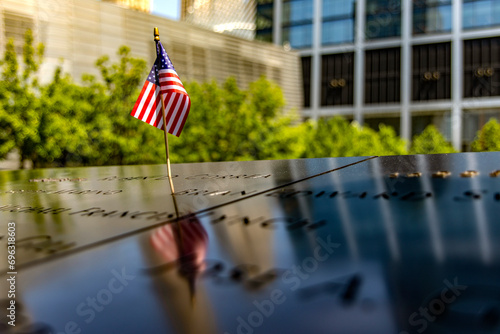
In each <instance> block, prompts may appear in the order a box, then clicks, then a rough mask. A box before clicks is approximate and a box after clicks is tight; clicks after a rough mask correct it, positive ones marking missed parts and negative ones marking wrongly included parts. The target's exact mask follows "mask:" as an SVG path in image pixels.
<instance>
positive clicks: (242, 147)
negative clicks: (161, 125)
mask: <svg viewBox="0 0 500 334" xmlns="http://www.w3.org/2000/svg"><path fill="white" fill-rule="evenodd" d="M185 87H186V90H187V91H188V92H189V96H190V98H191V112H190V114H189V118H188V120H187V122H186V125H185V128H184V130H183V132H182V136H180V137H179V138H173V139H172V140H171V141H170V143H171V147H172V149H171V152H172V160H173V161H175V162H199V161H231V160H255V159H277V158H285V157H298V155H295V150H296V149H297V148H298V146H297V145H296V142H297V140H296V138H295V133H294V132H296V131H297V129H298V127H291V128H290V125H291V122H292V119H293V117H286V116H284V115H283V107H284V105H285V102H284V98H283V93H282V91H281V89H280V88H279V87H278V86H277V85H276V84H274V83H273V82H271V81H269V80H267V79H265V78H264V77H261V78H260V79H258V80H257V81H255V82H253V83H251V84H250V85H249V88H248V89H247V90H241V89H240V88H239V87H238V85H237V83H236V79H234V78H228V79H227V80H226V81H225V82H224V83H223V84H222V85H221V86H219V85H218V84H217V83H216V82H215V81H212V82H207V83H203V84H199V83H196V82H191V83H187V84H186V85H185ZM171 138H172V137H171ZM294 155H295V156H294Z"/></svg>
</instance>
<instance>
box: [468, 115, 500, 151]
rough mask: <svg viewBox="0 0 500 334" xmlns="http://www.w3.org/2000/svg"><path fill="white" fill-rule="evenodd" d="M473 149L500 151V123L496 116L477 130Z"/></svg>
mask: <svg viewBox="0 0 500 334" xmlns="http://www.w3.org/2000/svg"><path fill="white" fill-rule="evenodd" d="M472 151H474V152H484V151H500V124H498V121H497V120H496V118H490V120H489V121H488V122H487V123H486V124H485V125H484V126H483V128H482V129H481V130H479V131H478V132H477V135H476V139H475V140H474V141H473V142H472Z"/></svg>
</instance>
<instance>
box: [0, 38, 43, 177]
mask: <svg viewBox="0 0 500 334" xmlns="http://www.w3.org/2000/svg"><path fill="white" fill-rule="evenodd" d="M33 44H34V42H33V34H32V32H31V30H27V31H26V34H25V36H24V47H23V63H22V65H23V66H22V71H21V70H20V68H19V63H18V58H17V54H16V51H15V44H14V40H13V39H10V40H9V41H8V42H7V44H6V48H5V53H4V59H3V61H2V72H1V79H2V80H1V82H0V127H1V128H2V132H1V134H0V158H4V157H5V156H6V154H7V153H9V152H10V151H11V150H12V149H14V148H17V150H18V151H19V155H20V166H21V168H22V167H23V161H25V160H27V159H29V158H30V156H31V155H32V154H33V152H34V150H35V147H36V145H37V143H38V142H39V137H38V133H37V128H38V124H39V117H38V115H37V112H36V109H37V107H38V106H37V103H38V99H37V93H38V90H39V85H38V80H37V77H36V76H37V72H38V69H39V66H40V64H41V62H42V59H43V53H44V48H43V45H42V44H39V45H38V46H37V47H35V46H34V45H33Z"/></svg>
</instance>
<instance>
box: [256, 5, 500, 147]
mask: <svg viewBox="0 0 500 334" xmlns="http://www.w3.org/2000/svg"><path fill="white" fill-rule="evenodd" d="M256 17H257V24H256V38H257V39H261V40H265V41H270V42H273V43H275V44H279V45H283V46H284V47H285V48H288V47H290V48H293V49H296V50H298V51H299V53H300V55H301V59H302V73H303V93H304V105H303V106H304V107H303V115H304V117H305V118H314V119H317V118H319V117H331V116H333V115H342V116H344V117H346V118H348V119H353V120H357V121H358V122H360V123H362V124H366V125H368V126H372V127H375V128H376V127H377V126H378V124H380V123H386V124H389V125H392V126H393V127H394V128H395V129H396V131H397V132H398V133H399V134H400V135H401V136H402V137H404V138H407V139H410V138H412V137H413V136H414V135H416V134H418V133H420V132H421V131H422V130H423V129H424V128H425V127H426V126H427V125H429V124H434V125H436V126H437V127H438V128H439V129H440V130H441V132H442V133H443V134H444V135H445V136H446V137H447V138H448V139H449V140H450V142H452V143H453V145H454V146H455V147H456V148H457V149H467V148H468V144H469V143H470V141H471V140H473V138H474V136H475V134H476V132H477V130H478V129H480V128H481V127H482V125H484V123H485V122H487V121H488V120H489V118H491V117H496V118H497V119H500V1H499V0H413V1H410V0H274V1H273V0H259V1H257V14H256Z"/></svg>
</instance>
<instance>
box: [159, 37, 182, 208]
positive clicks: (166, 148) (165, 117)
mask: <svg viewBox="0 0 500 334" xmlns="http://www.w3.org/2000/svg"><path fill="white" fill-rule="evenodd" d="M154 41H155V42H156V45H158V42H159V41H160V32H159V30H158V28H157V27H155V28H154ZM160 65H161V60H160V58H159V57H157V64H156V67H157V68H158V69H159V68H160ZM160 103H161V115H162V118H163V132H164V133H165V153H166V155H167V176H168V183H169V184H170V191H171V192H172V196H173V195H174V193H175V190H174V182H173V181H172V170H171V169H170V152H169V149H168V132H167V115H166V113H165V104H164V103H163V98H162V97H161V96H160ZM174 206H175V210H176V212H177V211H178V210H177V203H176V201H175V199H174ZM177 216H178V214H177Z"/></svg>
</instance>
